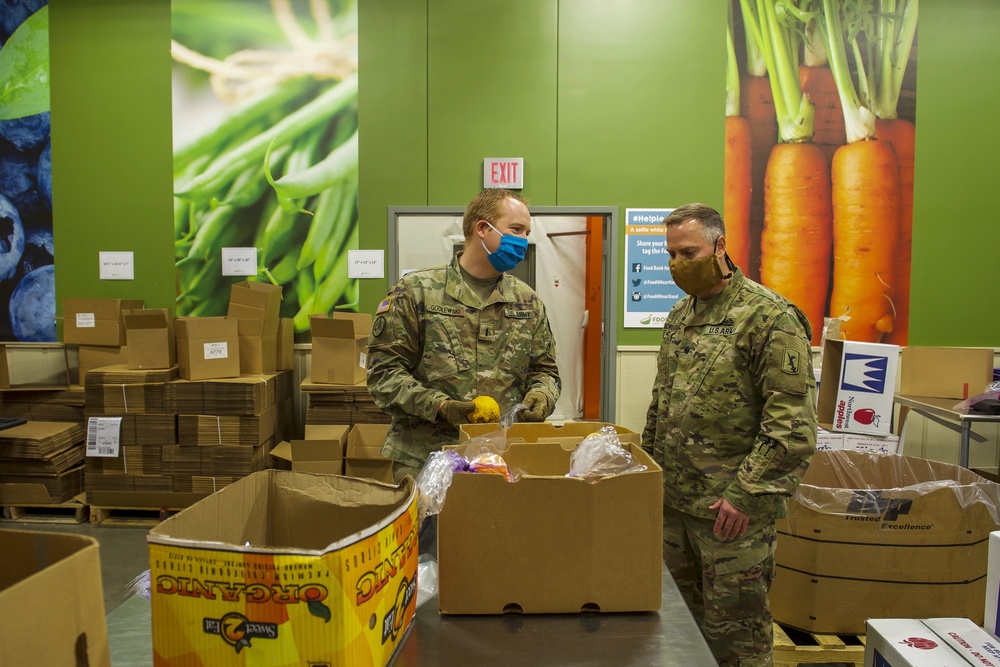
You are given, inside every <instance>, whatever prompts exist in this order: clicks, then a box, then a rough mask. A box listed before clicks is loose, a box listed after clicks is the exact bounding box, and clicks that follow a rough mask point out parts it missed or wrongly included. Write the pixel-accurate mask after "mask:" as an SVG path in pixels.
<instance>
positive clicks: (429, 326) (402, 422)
mask: <svg viewBox="0 0 1000 667" xmlns="http://www.w3.org/2000/svg"><path fill="white" fill-rule="evenodd" d="M462 227H463V232H464V234H465V250H464V251H463V252H462V253H460V254H459V255H458V256H457V257H456V258H455V259H454V260H452V262H451V263H450V264H446V265H442V266H437V267H433V268H429V269H424V270H422V271H414V272H412V273H408V274H407V275H406V276H404V277H403V278H402V279H401V280H400V281H399V282H397V283H396V284H395V285H394V286H393V288H392V289H391V290H390V291H389V294H388V296H387V297H386V298H385V300H383V301H382V302H381V303H380V304H379V306H378V308H377V309H376V312H375V318H374V320H373V322H372V331H371V335H370V337H369V339H368V357H367V359H368V391H369V393H370V394H371V396H372V399H373V400H374V401H375V403H376V404H377V405H378V406H379V407H380V408H382V409H383V410H385V411H386V412H388V413H389V414H390V415H391V416H392V426H391V427H390V429H389V434H388V436H387V437H386V442H385V445H384V447H383V448H382V455H383V456H386V457H387V458H390V459H392V460H393V461H394V462H395V463H394V465H393V469H394V477H395V478H396V480H397V481H399V480H401V479H402V478H403V476H405V475H413V476H416V475H417V473H418V472H419V470H420V468H421V467H422V466H423V464H424V462H425V461H426V460H427V457H428V455H429V454H430V453H431V452H432V451H435V450H437V449H440V448H441V446H442V445H444V444H448V443H453V442H457V441H458V426H459V425H460V424H463V423H467V422H468V414H469V413H470V412H472V410H473V409H474V406H473V404H472V400H473V399H474V398H475V397H476V396H492V397H493V398H494V399H496V401H497V402H498V403H499V404H500V410H501V413H503V412H506V411H508V410H509V409H510V408H512V407H513V406H514V405H516V404H518V403H524V404H525V405H527V408H526V409H524V410H522V411H521V412H520V413H519V415H518V418H519V419H520V420H522V421H543V420H544V419H545V418H546V417H547V416H548V415H549V414H551V413H552V410H553V408H554V407H555V403H556V399H557V398H558V397H559V371H558V369H557V368H556V351H555V341H554V339H553V337H552V332H551V329H550V328H549V321H548V318H547V317H546V314H545V307H544V306H543V305H542V302H541V300H540V299H539V298H538V295H537V294H535V292H534V290H532V289H531V288H530V287H528V285H526V284H525V283H524V282H522V281H521V280H519V279H518V278H516V277H514V276H512V275H510V274H509V273H506V272H507V271H510V270H511V269H513V268H514V267H515V266H517V264H518V263H519V262H520V261H521V260H522V259H523V258H524V253H525V250H526V249H527V247H528V234H530V233H531V214H530V213H529V212H528V206H527V202H525V200H524V199H523V198H522V197H521V196H520V195H518V194H517V193H515V192H511V191H509V190H499V189H489V190H484V191H483V192H481V193H479V194H478V195H476V197H475V198H474V199H473V200H472V202H470V203H469V205H468V206H467V207H466V209H465V215H464V218H463V224H462Z"/></svg>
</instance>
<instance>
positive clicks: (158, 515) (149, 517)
mask: <svg viewBox="0 0 1000 667" xmlns="http://www.w3.org/2000/svg"><path fill="white" fill-rule="evenodd" d="M178 511H180V508H177V507H98V506H95V505H91V506H90V523H95V524H99V525H101V526H155V525H156V524H158V523H159V522H161V521H163V520H164V519H166V518H167V517H169V516H171V515H173V514H175V513H177V512H178Z"/></svg>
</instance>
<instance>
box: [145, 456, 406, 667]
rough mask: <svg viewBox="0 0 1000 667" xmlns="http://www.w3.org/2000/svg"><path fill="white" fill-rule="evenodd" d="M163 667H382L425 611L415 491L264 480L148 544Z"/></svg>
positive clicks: (226, 495)
mask: <svg viewBox="0 0 1000 667" xmlns="http://www.w3.org/2000/svg"><path fill="white" fill-rule="evenodd" d="M147 541H148V542H149V562H150V576H151V584H152V585H151V595H152V614H153V659H154V664H156V665H164V666H166V665H184V666H185V667H190V666H200V665H206V666H207V665H213V666H214V665H262V666H263V665H267V666H268V667H283V666H285V665H288V666H291V665H296V666H297V665H330V666H331V667H332V666H333V665H351V666H352V667H353V666H355V665H359V666H360V665H376V666H384V665H386V664H388V663H389V662H390V660H391V659H392V657H393V655H394V653H395V651H396V650H397V649H398V648H399V646H401V645H402V642H403V640H404V638H405V637H406V633H407V630H408V629H409V626H410V624H411V622H412V621H413V616H414V613H415V610H416V592H417V582H416V578H417V504H416V487H415V485H414V483H413V480H411V479H407V480H406V481H405V482H404V483H403V484H400V485H399V486H398V487H397V486H393V485H389V484H382V483H379V482H374V481H371V480H362V479H351V478H347V477H340V476H337V475H313V474H306V473H297V472H289V471H280V470H265V471H261V472H257V473H254V474H252V475H249V476H248V477H245V478H244V479H242V480H240V481H238V482H236V483H234V484H231V485H230V486H227V487H226V488H224V489H222V490H221V491H219V492H218V493H214V494H212V495H211V496H209V497H208V498H205V499H204V500H202V501H200V502H198V503H196V504H194V505H192V506H191V507H189V508H187V509H185V510H183V511H182V512H180V513H178V514H176V515H175V516H173V517H171V518H169V519H167V520H166V521H164V522H162V523H161V524H159V525H158V526H156V527H155V528H153V529H152V530H151V531H150V532H149V535H148V536H147Z"/></svg>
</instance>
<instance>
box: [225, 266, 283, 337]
mask: <svg viewBox="0 0 1000 667" xmlns="http://www.w3.org/2000/svg"><path fill="white" fill-rule="evenodd" d="M280 310H281V286H280V285H272V284H271V283H265V282H258V281H255V280H243V281H241V282H238V283H235V284H233V285H232V286H231V287H230V288H229V309H228V311H227V312H226V316H227V317H233V318H236V319H248V320H261V321H263V322H264V325H263V327H264V328H263V334H264V335H265V336H274V335H276V334H277V333H278V319H279V318H278V315H279V311H280Z"/></svg>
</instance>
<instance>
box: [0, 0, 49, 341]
mask: <svg viewBox="0 0 1000 667" xmlns="http://www.w3.org/2000/svg"><path fill="white" fill-rule="evenodd" d="M53 255H54V251H53V244H52V148H51V146H50V143H49V15H48V3H47V1H46V0H0V341H36V342H43V341H54V340H55V339H56V327H55V315H56V301H55V267H54V265H53Z"/></svg>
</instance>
